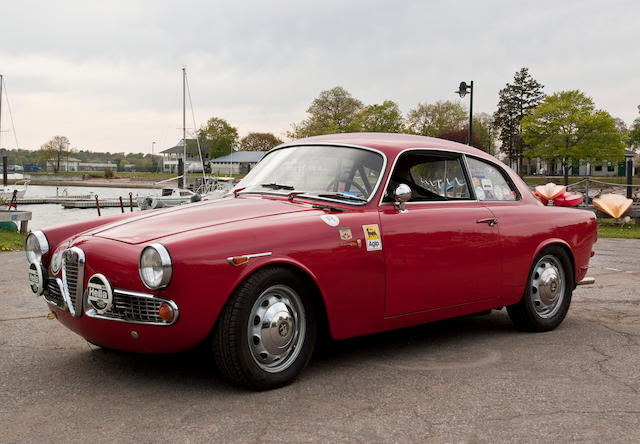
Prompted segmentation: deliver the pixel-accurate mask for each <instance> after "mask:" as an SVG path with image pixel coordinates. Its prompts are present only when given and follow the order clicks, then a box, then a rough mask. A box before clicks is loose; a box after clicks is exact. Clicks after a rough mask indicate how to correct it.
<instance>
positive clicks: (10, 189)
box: [0, 180, 29, 203]
mask: <svg viewBox="0 0 640 444" xmlns="http://www.w3.org/2000/svg"><path fill="white" fill-rule="evenodd" d="M28 187H29V181H28V180H25V181H23V182H22V186H20V184H19V183H16V184H15V185H8V186H6V187H5V186H3V187H0V201H4V202H7V203H9V202H11V199H12V198H13V193H14V191H15V192H16V197H17V198H18V199H22V198H23V197H24V195H25V193H26V192H27V188H28Z"/></svg>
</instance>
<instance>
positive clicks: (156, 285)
mask: <svg viewBox="0 0 640 444" xmlns="http://www.w3.org/2000/svg"><path fill="white" fill-rule="evenodd" d="M154 268H155V271H154V270H153V269H154ZM138 273H139V274H140V280H141V281H142V283H143V284H144V286H145V287H147V288H148V289H150V290H158V289H161V288H165V287H166V286H167V285H169V282H171V275H172V274H173V265H172V264H171V255H170V254H169V250H167V249H166V247H165V246H164V245H162V244H151V245H147V246H146V247H144V248H143V249H142V251H141V252H140V259H139V260H138Z"/></svg>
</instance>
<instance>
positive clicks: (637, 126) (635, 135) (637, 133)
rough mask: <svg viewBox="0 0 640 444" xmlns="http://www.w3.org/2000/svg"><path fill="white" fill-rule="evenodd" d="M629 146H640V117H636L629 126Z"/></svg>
mask: <svg viewBox="0 0 640 444" xmlns="http://www.w3.org/2000/svg"><path fill="white" fill-rule="evenodd" d="M638 112H639V113H640V105H638ZM629 146H631V147H633V148H640V117H636V119H635V120H634V121H633V123H632V124H631V128H629Z"/></svg>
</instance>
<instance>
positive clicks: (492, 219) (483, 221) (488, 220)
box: [476, 217, 498, 227]
mask: <svg viewBox="0 0 640 444" xmlns="http://www.w3.org/2000/svg"><path fill="white" fill-rule="evenodd" d="M476 223H477V224H489V226H490V227H493V226H494V225H498V219H496V218H495V217H488V218H486V219H478V220H477V221H476Z"/></svg>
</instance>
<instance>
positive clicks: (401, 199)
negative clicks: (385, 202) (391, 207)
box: [394, 183, 411, 213]
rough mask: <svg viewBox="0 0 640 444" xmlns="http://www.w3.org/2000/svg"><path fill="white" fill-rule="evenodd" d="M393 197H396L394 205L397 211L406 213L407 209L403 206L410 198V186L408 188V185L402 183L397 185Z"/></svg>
mask: <svg viewBox="0 0 640 444" xmlns="http://www.w3.org/2000/svg"><path fill="white" fill-rule="evenodd" d="M394 197H395V199H396V202H395V206H396V209H397V210H398V213H406V212H407V209H406V208H405V203H406V202H407V201H408V200H409V199H411V188H409V185H407V184H404V183H401V184H400V185H398V188H396V191H395V193H394Z"/></svg>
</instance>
